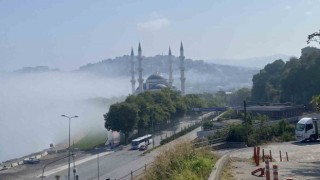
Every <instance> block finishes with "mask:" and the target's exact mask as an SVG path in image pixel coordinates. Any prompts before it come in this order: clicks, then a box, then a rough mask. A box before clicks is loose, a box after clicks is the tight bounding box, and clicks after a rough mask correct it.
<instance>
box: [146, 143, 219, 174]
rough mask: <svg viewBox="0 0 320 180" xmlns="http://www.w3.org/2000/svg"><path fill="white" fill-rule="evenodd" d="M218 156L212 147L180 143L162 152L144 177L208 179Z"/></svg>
mask: <svg viewBox="0 0 320 180" xmlns="http://www.w3.org/2000/svg"><path fill="white" fill-rule="evenodd" d="M216 160H217V157H216V156H215V155H214V154H212V153H211V151H210V149H198V150H194V149H193V147H192V144H190V143H180V144H178V145H176V146H174V147H173V148H171V149H168V150H166V151H164V152H162V153H161V154H160V155H159V156H158V157H156V160H155V161H154V163H153V164H152V165H151V167H150V169H149V170H148V172H147V174H146V175H145V177H144V178H143V179H148V180H149V179H151V180H153V179H169V180H170V179H172V180H178V179H181V180H184V179H186V180H197V179H208V177H209V175H210V173H211V171H212V167H213V165H214V163H215V162H216Z"/></svg>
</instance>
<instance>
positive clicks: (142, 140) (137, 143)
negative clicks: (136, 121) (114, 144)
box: [131, 134, 152, 149]
mask: <svg viewBox="0 0 320 180" xmlns="http://www.w3.org/2000/svg"><path fill="white" fill-rule="evenodd" d="M151 143H152V135H151V134H147V135H145V136H142V137H138V138H137V139H134V140H132V141H131V148H132V149H139V148H140V147H141V146H142V145H145V146H148V145H149V144H151Z"/></svg>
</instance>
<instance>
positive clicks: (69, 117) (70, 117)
mask: <svg viewBox="0 0 320 180" xmlns="http://www.w3.org/2000/svg"><path fill="white" fill-rule="evenodd" d="M61 116H62V117H66V118H68V119H69V161H68V180H70V156H71V155H70V121H71V119H72V118H78V116H67V115H61Z"/></svg>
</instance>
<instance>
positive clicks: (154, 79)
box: [130, 42, 186, 95]
mask: <svg viewBox="0 0 320 180" xmlns="http://www.w3.org/2000/svg"><path fill="white" fill-rule="evenodd" d="M168 55H169V56H168V58H169V59H168V60H169V65H168V68H169V78H168V79H166V78H165V77H163V76H162V75H160V73H159V72H157V73H154V74H152V75H150V76H149V77H148V78H147V79H146V80H145V81H144V79H143V78H142V73H143V68H142V60H143V58H142V49H141V45H140V42H139V47H138V56H137V59H138V68H137V71H138V79H137V80H138V83H139V84H138V87H137V88H136V87H135V85H136V79H135V70H134V69H135V64H134V58H135V56H134V53H133V49H131V81H130V82H131V85H132V94H139V93H142V92H144V91H159V90H161V89H163V88H170V89H172V90H175V91H181V94H182V95H184V94H185V81H186V78H185V76H184V70H185V67H184V59H185V57H184V51H183V45H182V42H181V45H180V56H179V59H180V68H179V69H180V81H181V83H180V84H181V87H180V90H179V89H178V88H176V87H175V86H173V77H172V73H173V68H172V53H171V49H170V47H169V53H168Z"/></svg>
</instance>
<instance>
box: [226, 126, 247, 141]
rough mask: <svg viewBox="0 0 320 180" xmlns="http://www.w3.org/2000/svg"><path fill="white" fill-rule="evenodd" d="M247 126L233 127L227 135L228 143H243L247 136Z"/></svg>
mask: <svg viewBox="0 0 320 180" xmlns="http://www.w3.org/2000/svg"><path fill="white" fill-rule="evenodd" d="M245 130H246V129H245V126H244V125H243V124H236V125H231V126H230V128H229V133H228V135H227V141H232V142H243V141H244V139H245V136H246V131H245Z"/></svg>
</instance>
